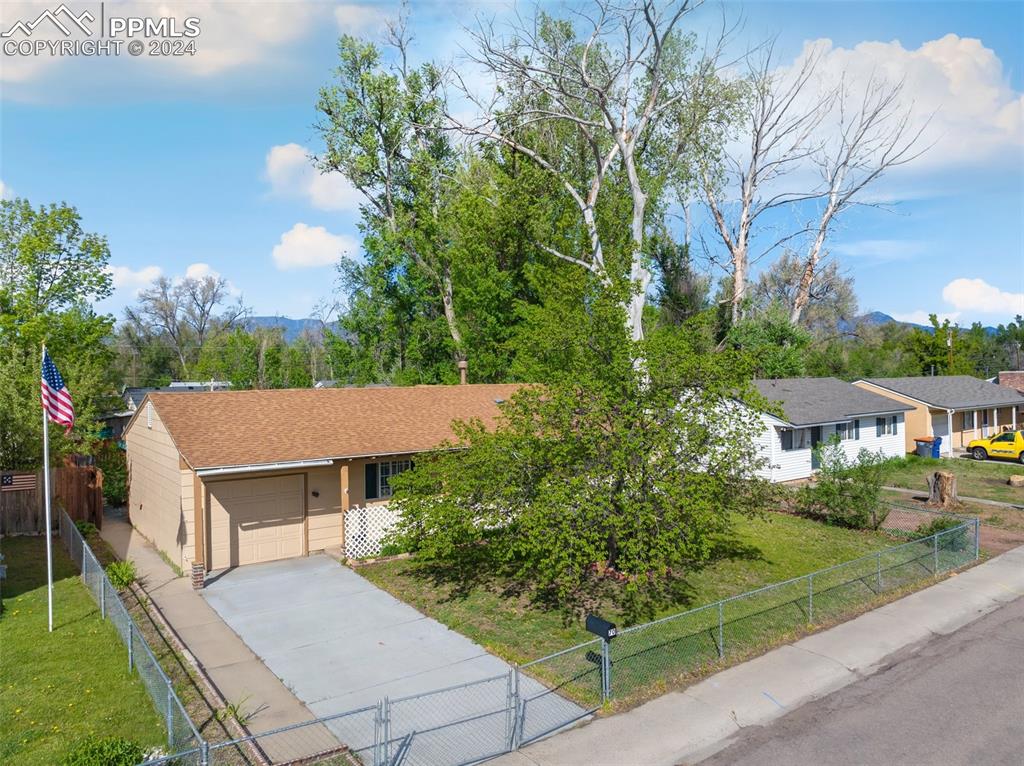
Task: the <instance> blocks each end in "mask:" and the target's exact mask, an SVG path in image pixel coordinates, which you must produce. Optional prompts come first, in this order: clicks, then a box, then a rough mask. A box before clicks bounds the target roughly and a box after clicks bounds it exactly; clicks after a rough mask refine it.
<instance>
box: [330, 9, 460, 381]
mask: <svg viewBox="0 0 1024 766" xmlns="http://www.w3.org/2000/svg"><path fill="white" fill-rule="evenodd" d="M390 43H391V44H390V46H389V50H390V51H391V52H393V53H394V54H395V56H394V58H395V62H394V63H393V64H389V63H388V62H385V60H384V57H383V55H382V53H381V51H380V50H379V49H378V48H377V46H375V45H373V44H372V43H366V42H363V41H360V40H357V39H356V38H353V37H350V36H348V35H346V36H344V37H342V38H341V40H340V42H339V44H338V55H339V65H338V67H337V68H336V70H335V77H334V80H333V82H331V83H330V84H329V85H327V86H325V87H323V88H321V90H320V98H319V100H318V102H317V111H318V112H319V114H320V120H319V122H318V124H317V129H318V131H319V133H320V135H321V137H322V138H323V140H324V144H325V147H326V149H325V151H324V153H323V154H322V155H321V156H319V157H318V158H316V164H317V166H318V168H319V169H320V170H321V171H322V172H325V173H331V172H338V173H341V174H343V175H344V176H345V177H346V178H347V179H348V180H349V182H351V183H352V185H353V186H355V187H356V188H357V189H358V190H359V191H361V192H362V193H363V195H364V197H365V200H366V202H365V204H364V205H363V207H362V217H363V221H362V229H363V235H364V248H365V250H366V255H367V259H366V262H365V263H363V264H356V263H353V262H348V263H344V264H343V267H342V268H343V277H344V280H345V286H346V287H347V288H348V292H349V293H350V296H351V300H352V302H353V304H354V308H355V312H354V317H353V319H354V321H353V322H352V323H351V326H350V328H349V329H350V330H351V331H352V333H353V335H354V336H356V339H357V341H361V340H362V338H361V337H360V336H362V335H363V334H364V333H365V332H366V330H367V328H365V327H364V326H363V325H364V324H365V323H366V322H367V321H369V322H370V325H371V326H374V327H385V328H387V330H388V331H389V332H390V334H392V335H393V336H394V337H393V338H390V339H387V340H391V341H392V342H390V343H386V345H385V349H384V354H385V358H383V359H380V358H379V359H376V360H373V364H371V365H369V367H370V369H363V370H359V371H357V372H356V375H355V377H356V378H357V379H365V378H367V377H370V378H377V377H380V376H382V375H384V376H387V375H389V374H390V373H391V372H393V371H395V370H396V369H397V370H398V371H399V373H401V372H402V371H404V370H405V369H406V367H407V366H406V361H407V355H408V354H409V353H413V354H417V355H419V356H420V357H421V362H422V366H424V367H426V368H430V367H432V366H433V365H434V364H435V360H436V358H437V357H438V356H440V354H439V351H440V352H441V353H445V352H446V355H447V356H448V359H449V360H450V361H449V367H451V368H452V371H453V372H454V365H452V364H451V361H455V360H459V361H461V360H465V359H466V358H467V347H466V341H465V338H464V328H463V325H462V321H461V318H460V317H459V316H458V313H457V310H456V297H455V292H456V278H457V277H456V274H457V271H458V269H457V267H456V265H455V260H456V257H457V253H456V252H454V250H453V248H452V246H451V238H452V234H451V231H450V228H449V221H450V218H449V215H448V212H447V211H448V208H449V206H450V205H451V197H452V195H453V194H456V193H457V190H458V186H457V184H456V182H455V175H456V173H457V172H458V168H459V157H458V153H457V152H456V149H455V147H454V146H453V144H452V143H451V141H450V140H449V138H448V136H447V134H446V133H445V132H444V131H443V130H441V125H440V122H441V118H442V115H443V112H444V110H443V102H442V96H441V77H440V73H439V72H438V71H437V70H436V69H435V68H434V67H432V66H430V65H426V66H423V67H421V68H419V69H414V68H412V67H410V66H409V64H408V57H407V44H408V36H407V34H406V31H405V26H404V17H403V19H401V20H400V21H399V22H397V23H396V24H394V25H393V26H392V27H391V35H390ZM378 297H379V298H384V299H385V301H386V302H385V303H383V304H378V303H377V298H378ZM374 314H377V316H374ZM420 319H426V322H420V321H419V320H420ZM413 324H416V325H417V326H416V327H415V328H413V327H412V325H413ZM442 328H443V330H442ZM438 330H442V332H444V333H445V334H446V336H447V337H445V336H444V335H440V334H439V333H438ZM439 335H440V337H438V336H439ZM413 344H418V347H416V348H413V347H412V346H413ZM438 346H440V348H438ZM387 357H392V358H387ZM362 361H363V362H364V365H365V363H366V362H368V361H370V360H368V359H367V358H366V357H365V355H364V356H363V360H362ZM374 368H376V369H374ZM433 377H434V373H433V372H432V371H429V372H427V379H431V378H433Z"/></svg>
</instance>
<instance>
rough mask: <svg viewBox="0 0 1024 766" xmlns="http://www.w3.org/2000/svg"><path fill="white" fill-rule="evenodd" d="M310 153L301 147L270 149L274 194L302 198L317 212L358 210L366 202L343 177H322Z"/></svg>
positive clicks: (268, 164)
mask: <svg viewBox="0 0 1024 766" xmlns="http://www.w3.org/2000/svg"><path fill="white" fill-rule="evenodd" d="M311 154H312V152H310V150H309V149H307V148H306V147H305V146H300V145H299V144H281V145H279V146H274V147H271V149H270V151H269V152H267V158H266V171H265V172H266V177H267V180H268V181H270V188H271V189H272V190H273V192H274V193H275V194H278V195H281V196H283V197H301V198H304V199H306V200H307V201H308V202H309V203H310V204H311V205H312V206H313V207H315V208H317V209H318V210H348V211H351V212H355V211H357V210H359V205H360V204H362V202H363V200H364V198H363V195H362V193H361V192H359V191H358V190H357V189H356V188H355V187H354V186H352V184H350V183H349V182H348V181H347V180H346V179H345V177H344V176H343V175H341V174H340V173H329V174H326V175H325V174H323V173H320V172H319V171H317V169H316V168H315V167H313V163H312V162H311V161H310V155H311Z"/></svg>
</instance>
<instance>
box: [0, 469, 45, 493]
mask: <svg viewBox="0 0 1024 766" xmlns="http://www.w3.org/2000/svg"><path fill="white" fill-rule="evenodd" d="M35 488H36V475H35V474H34V473H5V474H3V475H0V492H19V491H27V490H33V489H35Z"/></svg>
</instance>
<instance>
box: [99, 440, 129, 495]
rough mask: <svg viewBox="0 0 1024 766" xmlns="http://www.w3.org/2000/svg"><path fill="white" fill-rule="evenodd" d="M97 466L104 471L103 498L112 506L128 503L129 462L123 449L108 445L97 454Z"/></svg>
mask: <svg viewBox="0 0 1024 766" xmlns="http://www.w3.org/2000/svg"><path fill="white" fill-rule="evenodd" d="M96 464H97V465H98V466H99V468H100V470H101V471H103V497H104V498H105V499H106V501H107V503H109V504H110V505H116V506H121V505H124V504H125V503H127V502H128V462H127V460H126V458H125V452H124V450H123V449H121V448H120V447H118V446H117V445H115V444H107V445H104V447H103V448H102V449H101V450H100V451H99V453H97V455H96Z"/></svg>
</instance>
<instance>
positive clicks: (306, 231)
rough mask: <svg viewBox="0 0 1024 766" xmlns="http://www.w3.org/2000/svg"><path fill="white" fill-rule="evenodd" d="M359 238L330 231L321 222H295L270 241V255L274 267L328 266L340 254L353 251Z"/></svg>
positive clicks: (304, 267) (303, 267) (356, 250)
mask: <svg viewBox="0 0 1024 766" xmlns="http://www.w3.org/2000/svg"><path fill="white" fill-rule="evenodd" d="M358 251H359V242H358V241H356V240H355V239H354V238H353V237H350V236H348V235H346V234H331V233H330V232H329V231H327V229H325V228H324V227H323V226H307V225H306V224H304V223H297V224H295V225H294V226H293V227H292V228H291V229H289V230H288V231H286V232H285V233H284V234H282V235H281V241H280V242H278V243H277V244H276V245H274V250H273V253H272V255H273V258H274V263H275V265H276V266H277V268H279V269H281V270H282V271H284V270H286V269H306V268H312V267H316V266H331V265H333V264H335V263H337V262H338V259H339V258H340V257H341V256H342V255H343V254H355V253H357V252H358Z"/></svg>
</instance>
